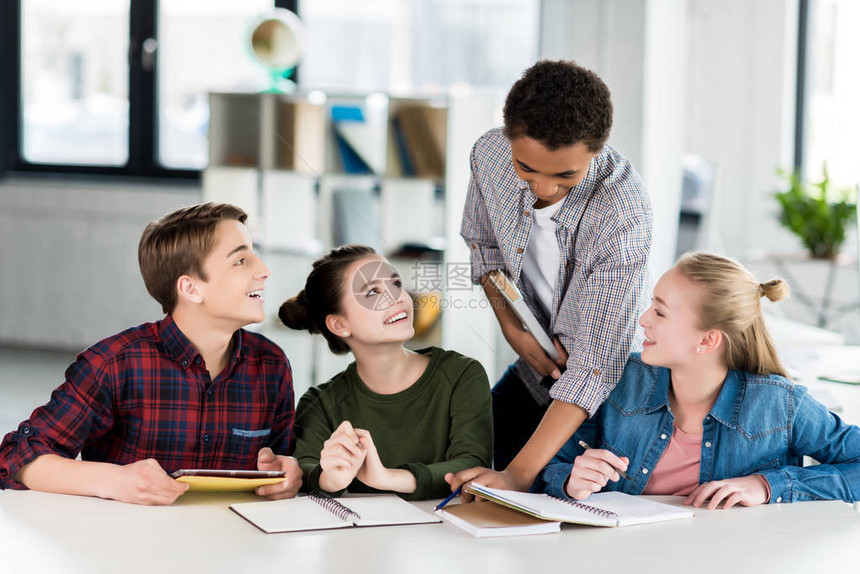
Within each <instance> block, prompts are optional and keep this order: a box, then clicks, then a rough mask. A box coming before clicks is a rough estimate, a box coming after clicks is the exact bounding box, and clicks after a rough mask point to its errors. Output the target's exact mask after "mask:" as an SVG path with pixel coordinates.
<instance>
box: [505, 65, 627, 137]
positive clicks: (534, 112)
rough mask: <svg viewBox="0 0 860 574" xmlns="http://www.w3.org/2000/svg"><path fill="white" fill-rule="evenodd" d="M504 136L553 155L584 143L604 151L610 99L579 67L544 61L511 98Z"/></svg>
mask: <svg viewBox="0 0 860 574" xmlns="http://www.w3.org/2000/svg"><path fill="white" fill-rule="evenodd" d="M504 118H505V128H504V133H505V136H507V138H508V139H513V138H517V137H521V136H526V137H530V138H532V139H534V140H537V141H539V142H541V143H542V144H543V145H545V146H546V147H548V148H549V149H551V150H556V149H558V148H560V147H567V146H572V145H575V144H576V143H578V142H582V143H584V144H585V145H586V146H587V147H588V150H589V151H591V152H592V153H594V152H598V151H600V150H601V148H603V145H604V144H605V143H606V140H607V139H608V138H609V130H610V128H611V127H612V98H611V96H610V95H609V88H607V87H606V84H604V83H603V80H601V79H600V78H598V77H597V74H595V73H594V72H592V71H591V70H587V69H585V68H583V67H582V66H579V65H577V64H576V63H575V62H570V61H565V60H558V61H552V60H541V61H540V62H538V63H536V64H535V65H533V66H532V67H531V68H529V69H528V70H526V71H525V72H523V77H522V78H520V79H519V80H517V82H516V83H515V84H514V85H513V87H512V88H511V91H510V92H508V97H507V99H506V100H505V109H504Z"/></svg>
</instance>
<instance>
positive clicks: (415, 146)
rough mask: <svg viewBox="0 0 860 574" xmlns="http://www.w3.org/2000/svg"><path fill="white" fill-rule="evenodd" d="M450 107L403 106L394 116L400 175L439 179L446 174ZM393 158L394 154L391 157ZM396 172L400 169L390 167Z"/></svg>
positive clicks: (394, 143)
mask: <svg viewBox="0 0 860 574" xmlns="http://www.w3.org/2000/svg"><path fill="white" fill-rule="evenodd" d="M446 122H447V110H446V109H445V108H443V107H437V106H432V105H429V104H421V105H419V104H414V105H411V104H410V105H403V106H402V107H400V108H399V109H398V110H397V111H396V112H395V113H394V114H393V118H392V131H393V138H392V139H393V140H394V141H393V142H391V143H389V145H393V146H394V147H395V148H396V150H397V157H398V158H399V162H400V170H399V172H400V174H402V175H404V176H417V177H425V178H439V177H443V176H444V174H445V138H446V132H447V124H446ZM389 157H391V156H389ZM389 171H390V172H391V173H392V174H393V175H397V171H398V170H394V169H392V170H389Z"/></svg>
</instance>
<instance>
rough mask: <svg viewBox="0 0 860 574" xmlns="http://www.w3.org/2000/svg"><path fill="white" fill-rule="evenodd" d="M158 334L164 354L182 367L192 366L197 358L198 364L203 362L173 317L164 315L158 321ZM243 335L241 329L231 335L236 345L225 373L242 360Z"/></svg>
mask: <svg viewBox="0 0 860 574" xmlns="http://www.w3.org/2000/svg"><path fill="white" fill-rule="evenodd" d="M158 334H159V338H160V339H161V344H162V345H163V347H164V352H165V354H167V356H168V357H170V358H171V359H173V360H174V361H176V362H177V363H179V364H180V365H182V366H183V367H187V366H189V365H192V364H194V362H195V361H196V360H197V359H198V358H199V359H200V361H199V362H198V364H200V363H201V362H202V361H203V357H201V356H200V353H199V352H198V351H197V347H195V346H194V345H193V344H192V343H191V341H190V340H189V339H188V337H186V336H185V333H183V332H182V331H181V330H180V329H179V326H178V325H177V324H176V321H174V320H173V315H169V314H168V315H165V316H164V319H162V320H161V321H159V324H158ZM243 335H244V333H243V331H242V329H238V330H236V332H235V333H234V334H233V338H234V341H235V343H236V344H235V345H233V355H232V357H231V358H230V361H229V362H228V363H227V372H230V371H231V370H232V369H233V367H234V366H235V365H236V363H238V362H239V361H240V360H241V358H242V351H243V340H244V336H243Z"/></svg>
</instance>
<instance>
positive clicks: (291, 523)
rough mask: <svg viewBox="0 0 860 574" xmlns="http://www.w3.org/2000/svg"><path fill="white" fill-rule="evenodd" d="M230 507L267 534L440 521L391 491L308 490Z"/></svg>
mask: <svg viewBox="0 0 860 574" xmlns="http://www.w3.org/2000/svg"><path fill="white" fill-rule="evenodd" d="M230 509H231V510H232V511H233V512H235V513H236V514H238V515H239V516H241V517H242V518H244V519H245V520H247V521H248V522H250V523H251V524H253V525H254V526H256V527H257V528H259V529H260V530H262V531H263V532H266V533H268V534H271V533H274V532H301V531H305V530H328V529H333V528H349V527H353V526H396V525H401V524H429V523H434V522H441V520H440V519H439V518H437V517H436V516H434V515H433V514H430V513H429V512H425V511H423V510H421V509H420V508H418V507H416V506H413V505H411V504H409V503H408V502H406V501H405V500H403V499H402V498H400V497H398V496H396V495H394V494H382V495H377V496H356V497H345V498H330V497H328V496H326V495H321V494H310V495H308V496H302V497H298V498H290V499H286V500H271V501H264V502H242V503H237V504H231V505H230Z"/></svg>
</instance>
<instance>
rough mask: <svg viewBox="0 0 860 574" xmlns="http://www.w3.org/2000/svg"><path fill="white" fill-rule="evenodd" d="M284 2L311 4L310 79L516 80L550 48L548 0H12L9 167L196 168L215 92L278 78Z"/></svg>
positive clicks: (1, 67)
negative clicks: (268, 52) (260, 37)
mask: <svg viewBox="0 0 860 574" xmlns="http://www.w3.org/2000/svg"><path fill="white" fill-rule="evenodd" d="M273 7H281V8H287V9H290V10H293V11H296V10H297V9H300V12H299V14H300V16H301V18H302V20H303V22H304V24H305V27H306V30H307V33H306V37H305V38H306V47H305V55H304V57H303V59H302V63H301V70H300V72H301V75H300V78H299V79H300V86H301V87H302V88H304V89H324V90H333V91H349V92H370V91H388V92H393V93H422V94H431V93H434V92H443V91H445V90H447V89H448V88H449V87H451V86H454V85H457V84H461V83H465V84H470V85H473V86H480V87H492V88H498V89H507V88H508V87H509V86H510V85H511V83H513V82H514V81H515V80H516V79H517V78H518V77H519V75H520V74H521V73H522V71H523V70H524V69H525V68H527V67H528V66H529V65H531V64H532V63H533V62H534V60H535V58H536V57H537V54H538V28H539V27H538V21H539V10H540V1H539V0H364V1H362V2H355V1H353V0H313V1H310V0H309V1H306V2H301V4H299V2H298V1H297V0H243V1H242V2H236V1H235V0H77V1H75V2H59V3H58V2H55V1H51V0H0V36H2V37H4V42H3V44H2V45H0V74H2V77H3V79H4V81H3V82H0V122H2V126H0V170H2V169H12V170H29V171H55V172H82V173H106V174H122V175H143V176H158V175H166V176H188V177H196V176H197V175H198V171H199V170H200V169H202V168H203V167H205V166H206V165H207V163H208V157H207V155H208V144H207V137H206V132H207V128H208V119H209V102H208V98H207V94H208V92H210V91H259V90H261V89H265V88H266V87H267V86H268V85H269V84H268V82H269V81H270V78H269V75H268V72H267V71H266V70H265V69H263V68H262V66H261V65H259V64H258V63H257V62H256V60H255V59H254V57H253V56H252V54H251V51H250V49H249V47H248V44H249V35H250V32H251V29H252V27H253V25H254V24H255V23H256V21H257V20H258V19H259V18H260V17H261V16H262V15H264V14H265V13H267V12H269V11H270V10H271V9H272V8H273ZM7 78H8V79H11V81H7Z"/></svg>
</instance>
